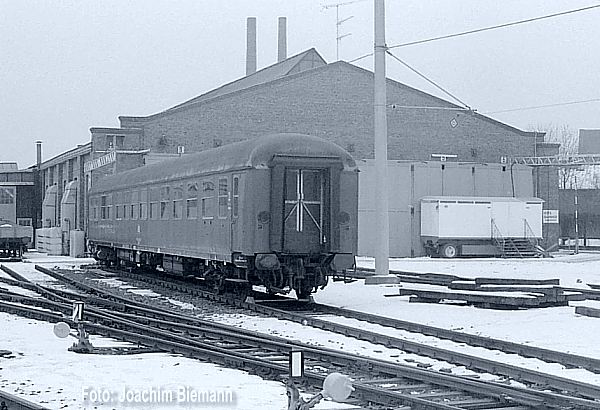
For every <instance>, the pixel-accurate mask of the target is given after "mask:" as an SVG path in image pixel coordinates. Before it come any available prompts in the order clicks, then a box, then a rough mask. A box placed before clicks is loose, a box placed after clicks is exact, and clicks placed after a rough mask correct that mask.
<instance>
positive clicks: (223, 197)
mask: <svg viewBox="0 0 600 410" xmlns="http://www.w3.org/2000/svg"><path fill="white" fill-rule="evenodd" d="M228 206H229V187H228V181H227V178H219V218H227V208H228Z"/></svg>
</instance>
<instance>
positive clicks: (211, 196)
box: [202, 181, 215, 219]
mask: <svg viewBox="0 0 600 410" xmlns="http://www.w3.org/2000/svg"><path fill="white" fill-rule="evenodd" d="M214 208H215V184H213V183H212V182H210V181H205V182H203V183H202V218H206V219H212V218H213V216H214V214H215V211H214Z"/></svg>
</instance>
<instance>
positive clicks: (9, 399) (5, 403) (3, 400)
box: [0, 390, 49, 410]
mask: <svg viewBox="0 0 600 410" xmlns="http://www.w3.org/2000/svg"><path fill="white" fill-rule="evenodd" d="M0 408H1V409H7V410H13V409H18V410H49V409H48V408H47V407H44V406H40V405H39V404H36V403H32V402H30V401H27V400H25V399H22V398H21V397H18V396H15V395H13V394H10V393H7V392H5V391H1V390H0Z"/></svg>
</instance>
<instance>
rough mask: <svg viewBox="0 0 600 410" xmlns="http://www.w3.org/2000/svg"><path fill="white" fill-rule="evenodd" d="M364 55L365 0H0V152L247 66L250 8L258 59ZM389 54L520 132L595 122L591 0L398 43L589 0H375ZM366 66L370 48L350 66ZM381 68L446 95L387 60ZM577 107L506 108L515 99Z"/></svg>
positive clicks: (598, 108) (23, 148) (138, 108)
mask: <svg viewBox="0 0 600 410" xmlns="http://www.w3.org/2000/svg"><path fill="white" fill-rule="evenodd" d="M336 2H337V3H349V4H344V5H342V6H340V7H339V8H337V10H338V11H339V19H340V20H344V19H346V18H349V17H351V18H350V19H349V20H346V21H345V22H343V23H342V24H340V26H339V29H340V34H341V35H344V34H348V35H347V36H345V37H344V38H343V39H342V40H341V41H340V42H339V44H340V48H339V58H340V59H341V60H345V61H351V60H354V59H356V58H358V57H360V56H363V55H365V54H369V53H371V52H372V51H373V1H372V0H358V1H352V0H253V1H244V0H178V1H176V2H173V1H167V0H164V1H162V0H161V1H159V0H128V1H123V0H95V1H91V0H54V1H50V0H45V1H41V0H39V1H32V0H0V51H1V53H2V54H1V55H2V59H1V63H0V119H1V121H2V129H1V131H0V162H1V161H16V162H18V164H19V167H20V168H26V167H28V166H30V165H33V164H34V163H35V158H36V154H35V141H37V140H41V141H42V142H43V158H44V160H46V159H49V158H51V157H53V156H56V155H58V154H60V153H61V152H64V151H66V150H68V149H71V148H74V147H76V146H77V144H84V143H86V142H88V141H89V140H90V132H89V129H90V128H91V127H118V126H119V122H118V117H119V116H121V115H134V116H135V115H139V116H146V115H150V114H153V113H157V112H160V111H163V110H165V109H167V108H169V107H171V106H174V105H176V104H179V103H181V102H183V101H185V100H188V99H190V98H193V97H195V96H197V95H200V94H203V93H205V92H207V91H209V90H211V89H214V88H217V87H219V86H221V85H223V84H226V83H229V82H231V81H234V80H236V79H238V78H240V77H243V76H244V75H245V59H246V18H247V17H256V18H257V44H258V69H261V68H264V67H266V66H269V65H271V64H274V63H275V62H276V60H277V18H278V17H280V16H284V17H287V49H288V56H292V55H295V54H298V53H300V52H302V51H305V50H307V49H309V48H313V47H314V48H315V49H316V50H317V51H318V52H319V53H320V54H321V55H322V56H323V58H324V59H325V60H326V61H327V62H334V61H336V53H337V51H336V43H337V42H336V18H337V17H336V7H324V6H327V5H331V4H335V3H336ZM385 4H386V42H387V44H388V46H390V47H392V48H391V49H390V51H391V52H392V53H393V54H394V55H395V56H396V57H398V58H399V59H401V60H403V61H405V62H406V63H408V64H409V65H411V66H412V67H413V68H415V69H416V70H418V71H419V72H420V73H422V74H423V75H425V76H426V77H427V78H429V79H430V80H432V81H434V82H435V83H437V84H438V85H440V86H441V87H442V88H444V89H446V90H447V91H449V92H450V93H452V94H453V95H455V96H456V97H458V98H459V99H460V100H461V101H462V102H464V103H465V104H466V105H468V106H469V107H471V108H473V109H476V110H477V111H478V112H479V113H482V114H486V115H489V116H491V117H492V118H494V119H497V120H499V121H502V122H505V123H507V124H509V125H512V126H514V127H517V128H520V129H523V130H534V129H543V128H545V127H549V126H568V127H570V128H571V129H572V130H574V132H575V133H576V132H577V130H578V129H581V128H586V129H590V128H600V75H598V73H599V68H600V24H598V22H599V21H600V7H598V8H594V9H591V10H587V11H583V12H578V13H572V14H568V15H564V16H560V17H554V18H550V19H544V20H539V21H534V22H531V23H526V24H520V25H514V26H510V27H507V28H502V29H496V30H489V31H484V32H480V33H476V34H471V35H465V36H460V37H454V38H449V39H445V40H439V41H432V42H428V43H423V44H419V45H413V46H406V47H393V46H395V45H399V44H403V43H406V42H411V41H417V40H424V39H430V38H434V37H438V36H444V35H448V34H454V33H460V32H464V31H469V30H474V29H479V28H484V27H490V26H495V25H499V24H504V23H510V22H514V21H518V20H523V19H528V18H534V17H539V16H544V15H549V14H554V13H559V12H563V11H567V10H573V9H578V8H582V7H586V6H593V5H600V2H599V1H597V0H596V1H594V0H568V1H567V0H527V1H523V0H503V1H501V2H499V1H495V0H455V1H449V0H429V1H422V0H386V2H385ZM353 64H356V65H358V66H360V67H363V68H366V69H369V70H372V69H373V57H372V56H370V57H367V58H364V59H361V60H358V61H356V62H353ZM386 73H387V76H388V78H391V79H394V80H396V81H399V82H401V83H404V84H407V85H410V86H412V87H415V88H418V89H420V90H423V91H425V92H428V93H431V94H434V95H437V96H440V97H442V98H445V99H448V100H450V101H453V102H456V101H454V100H452V99H451V98H450V97H448V96H446V95H444V94H443V93H441V92H440V91H439V90H438V89H436V88H435V87H433V86H431V85H430V84H429V83H428V82H426V81H425V80H423V79H422V78H421V77H419V76H418V75H416V74H414V73H413V72H411V71H410V70H408V69H407V68H405V67H404V66H403V65H401V64H400V63H399V62H397V61H396V60H395V59H393V58H391V57H388V58H387V61H386ZM585 100H596V101H593V102H588V103H581V104H569V105H559V106H554V107H547V108H538V109H529V110H517V111H510V112H499V111H505V110H515V109H520V108H524V107H533V106H545V105H554V104H564V103H570V102H575V101H585Z"/></svg>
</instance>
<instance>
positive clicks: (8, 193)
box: [0, 187, 15, 205]
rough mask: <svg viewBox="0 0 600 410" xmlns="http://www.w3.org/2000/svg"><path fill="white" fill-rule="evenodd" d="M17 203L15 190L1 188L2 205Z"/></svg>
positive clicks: (0, 202)
mask: <svg viewBox="0 0 600 410" xmlns="http://www.w3.org/2000/svg"><path fill="white" fill-rule="evenodd" d="M14 203H15V188H6V187H0V205H11V204H14Z"/></svg>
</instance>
